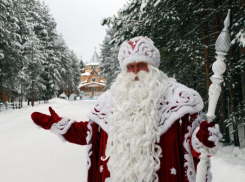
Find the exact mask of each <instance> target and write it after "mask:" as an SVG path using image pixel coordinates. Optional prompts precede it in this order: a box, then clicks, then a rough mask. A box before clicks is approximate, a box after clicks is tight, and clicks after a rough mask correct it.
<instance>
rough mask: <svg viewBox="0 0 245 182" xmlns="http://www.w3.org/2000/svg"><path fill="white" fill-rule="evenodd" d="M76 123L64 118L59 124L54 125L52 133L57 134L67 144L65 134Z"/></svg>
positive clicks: (51, 129)
mask: <svg viewBox="0 0 245 182" xmlns="http://www.w3.org/2000/svg"><path fill="white" fill-rule="evenodd" d="M74 122H75V120H70V119H69V118H62V119H61V120H60V121H59V122H58V123H54V124H53V125H52V126H51V128H50V131H51V132H52V133H54V134H56V135H57V136H58V137H59V138H60V139H61V140H62V141H63V142H65V141H66V140H65V138H64V137H63V135H64V134H66V132H67V131H68V130H69V128H70V127H71V125H72V124H73V123H74Z"/></svg>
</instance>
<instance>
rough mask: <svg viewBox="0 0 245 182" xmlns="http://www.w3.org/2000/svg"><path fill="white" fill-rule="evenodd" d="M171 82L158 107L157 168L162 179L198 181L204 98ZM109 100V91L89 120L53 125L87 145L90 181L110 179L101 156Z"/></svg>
mask: <svg viewBox="0 0 245 182" xmlns="http://www.w3.org/2000/svg"><path fill="white" fill-rule="evenodd" d="M168 86H169V87H168V89H167V95H166V97H165V98H164V99H163V101H162V103H161V108H160V109H159V113H160V116H161V120H160V121H159V127H160V128H161V131H162V135H161V138H160V146H161V148H162V157H161V158H160V161H161V167H160V170H159V171H158V172H157V173H158V177H159V181H160V182H188V181H189V182H195V177H196V166H197V163H198V162H199V159H198V156H199V149H200V146H201V145H202V144H201V143H200V142H199V141H198V140H197V139H196V136H195V133H196V131H195V129H198V126H199V124H200V122H201V121H202V118H201V116H200V115H199V114H198V113H199V112H200V111H201V110H202V108H203V101H202V99H201V97H200V95H199V94H198V93H197V92H196V91H194V90H192V89H189V88H187V87H185V86H184V85H181V84H179V83H177V82H175V81H169V83H168ZM109 100H110V92H109V91H108V92H106V93H104V94H103V95H102V96H101V97H100V98H99V100H98V101H97V103H96V105H95V107H94V108H92V109H91V111H90V112H89V113H88V117H89V119H90V121H89V122H66V124H65V125H63V127H62V129H61V128H58V127H56V126H52V128H51V130H52V131H53V132H54V133H56V134H58V135H59V136H60V137H62V138H63V139H65V140H66V141H68V142H71V143H75V144H79V145H87V153H88V154H87V161H88V163H87V168H88V182H104V181H107V179H108V181H109V177H110V172H109V171H108V168H107V165H106V164H107V161H103V160H101V159H102V158H103V157H105V149H106V143H107V137H108V136H107V131H108V126H107V119H108V116H109V115H110V114H111V109H110V104H109V103H110V102H109ZM67 123H68V124H67ZM193 133H194V134H193ZM215 150H216V147H214V148H212V149H210V154H212V153H214V152H215ZM193 156H195V157H193ZM209 168H210V167H209ZM210 180H211V174H210V172H208V174H207V181H210Z"/></svg>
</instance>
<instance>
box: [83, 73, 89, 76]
mask: <svg viewBox="0 0 245 182" xmlns="http://www.w3.org/2000/svg"><path fill="white" fill-rule="evenodd" d="M81 76H90V73H89V72H85V73H82V74H81Z"/></svg>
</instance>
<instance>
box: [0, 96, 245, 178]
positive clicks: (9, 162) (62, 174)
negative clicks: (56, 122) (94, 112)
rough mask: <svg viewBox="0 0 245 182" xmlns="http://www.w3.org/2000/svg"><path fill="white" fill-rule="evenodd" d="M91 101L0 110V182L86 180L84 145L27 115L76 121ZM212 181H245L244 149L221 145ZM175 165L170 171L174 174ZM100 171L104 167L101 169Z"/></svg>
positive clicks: (83, 118)
mask: <svg viewBox="0 0 245 182" xmlns="http://www.w3.org/2000/svg"><path fill="white" fill-rule="evenodd" d="M95 102H96V101H94V100H78V101H67V100H64V99H58V98H56V99H52V100H50V101H49V103H47V104H44V103H42V104H39V105H38V104H37V103H35V104H36V105H35V106H34V107H30V106H27V105H26V103H25V104H24V108H22V109H15V110H12V109H9V110H6V111H3V112H0V118H1V119H0V146H1V150H0V181H1V182H2V181H3V182H56V181H59V182H67V181H72V182H86V175H87V171H86V147H85V146H79V145H74V144H70V143H68V142H62V141H60V139H59V138H58V137H57V136H55V135H54V134H53V133H51V132H49V131H46V130H43V129H39V128H38V127H37V126H36V125H35V124H33V122H32V120H31V118H30V115H31V113H32V112H34V111H38V112H42V113H45V114H49V112H48V107H49V106H52V107H53V109H54V110H55V111H56V112H57V113H58V114H59V115H60V116H66V117H69V118H71V119H75V120H77V121H86V120H88V118H87V116H86V114H87V112H88V110H89V109H91V107H93V106H94V104H95ZM211 163H212V168H211V172H212V173H213V180H212V182H220V181H222V182H230V181H235V182H244V181H245V149H244V148H243V149H239V148H235V147H233V146H227V147H223V148H222V147H221V148H220V149H219V151H218V154H217V155H216V156H214V157H211ZM173 169H174V168H172V170H170V172H173V173H174V170H173ZM100 170H103V169H102V168H100Z"/></svg>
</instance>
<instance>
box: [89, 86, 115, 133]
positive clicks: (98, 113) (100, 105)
mask: <svg viewBox="0 0 245 182" xmlns="http://www.w3.org/2000/svg"><path fill="white" fill-rule="evenodd" d="M110 100H111V93H110V91H109V90H108V91H106V92H105V93H103V94H102V95H101V96H100V97H99V99H98V100H97V102H96V104H95V107H94V108H92V109H91V110H90V111H89V112H88V114H87V116H88V118H89V119H90V120H92V121H93V122H95V123H96V124H98V125H99V126H100V127H101V128H102V129H103V130H104V131H105V132H106V133H107V131H108V125H107V119H108V117H109V115H110V114H111V113H112V112H111V106H110Z"/></svg>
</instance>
